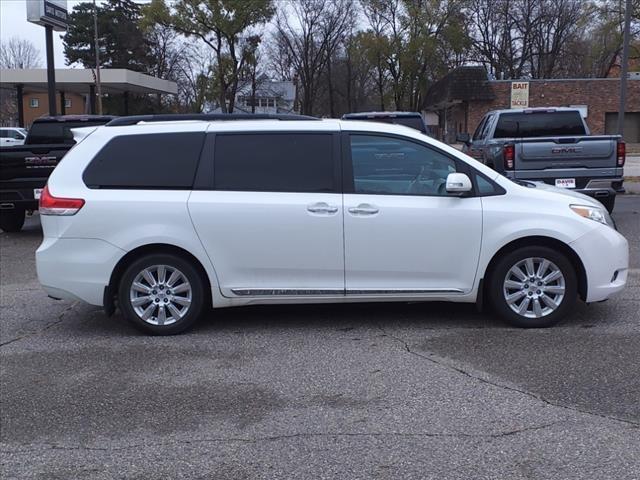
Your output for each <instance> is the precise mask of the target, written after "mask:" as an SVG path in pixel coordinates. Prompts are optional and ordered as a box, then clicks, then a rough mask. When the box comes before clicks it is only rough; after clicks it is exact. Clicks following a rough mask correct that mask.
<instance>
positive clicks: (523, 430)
mask: <svg viewBox="0 0 640 480" xmlns="http://www.w3.org/2000/svg"><path fill="white" fill-rule="evenodd" d="M560 423H563V422H551V423H547V424H544V425H535V426H531V427H523V428H518V429H514V430H507V431H504V432H496V433H455V432H453V433H445V432H300V433H291V434H283V435H268V436H263V437H254V438H251V437H220V438H196V439H188V440H187V439H177V440H175V441H171V442H159V443H154V447H167V446H175V445H191V444H199V443H251V444H254V443H260V442H275V441H281V440H295V439H301V438H318V437H333V438H340V437H342V438H358V437H360V438H367V437H371V438H378V437H379V438H388V437H395V438H460V439H462V438H469V439H496V438H503V437H508V436H511V435H518V434H521V433H528V432H534V431H539V430H544V429H546V428H549V427H552V426H555V425H557V424H560ZM148 446H149V445H148V444H146V443H142V444H130V445H122V446H115V447H90V446H84V445H56V444H49V445H46V444H45V445H38V446H37V447H34V448H25V449H15V450H13V449H2V450H0V453H2V454H27V453H33V452H41V451H43V450H70V451H80V450H84V451H92V452H93V451H97V452H115V451H122V450H130V449H134V448H144V447H148Z"/></svg>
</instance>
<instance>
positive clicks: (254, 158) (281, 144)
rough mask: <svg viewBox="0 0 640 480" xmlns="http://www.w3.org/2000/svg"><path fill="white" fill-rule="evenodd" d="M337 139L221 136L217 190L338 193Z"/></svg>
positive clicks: (217, 149) (216, 167) (217, 152)
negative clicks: (335, 157) (336, 167)
mask: <svg viewBox="0 0 640 480" xmlns="http://www.w3.org/2000/svg"><path fill="white" fill-rule="evenodd" d="M332 153H333V137H332V135H331V134H317V133H242V134H217V135H216V140H215V153H214V173H213V178H214V186H215V189H216V190H227V191H253V192H301V193H305V192H318V193H319V192H334V191H336V185H335V173H334V172H335V168H334V160H333V154H332Z"/></svg>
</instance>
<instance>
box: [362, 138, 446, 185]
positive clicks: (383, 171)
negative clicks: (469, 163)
mask: <svg viewBox="0 0 640 480" xmlns="http://www.w3.org/2000/svg"><path fill="white" fill-rule="evenodd" d="M350 141H351V163H352V167H353V182H354V185H353V188H354V192H355V193H363V194H386V195H427V196H446V195H447V191H446V181H447V176H448V175H449V174H450V173H454V172H455V171H456V164H455V162H454V160H453V159H451V158H449V157H448V156H446V155H445V154H443V153H440V152H438V151H437V150H434V149H431V148H429V147H427V146H425V145H422V144H419V143H416V142H412V141H409V140H403V139H400V138H395V137H387V136H374V135H351V137H350Z"/></svg>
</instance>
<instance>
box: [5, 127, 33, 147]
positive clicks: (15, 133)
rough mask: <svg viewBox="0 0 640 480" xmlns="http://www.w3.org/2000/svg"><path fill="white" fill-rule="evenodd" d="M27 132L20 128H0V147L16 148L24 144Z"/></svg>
mask: <svg viewBox="0 0 640 480" xmlns="http://www.w3.org/2000/svg"><path fill="white" fill-rule="evenodd" d="M25 138H27V131H26V130H25V129H24V128H19V127H0V147H14V146H18V145H23V144H24V139H25Z"/></svg>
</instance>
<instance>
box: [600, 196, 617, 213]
mask: <svg viewBox="0 0 640 480" xmlns="http://www.w3.org/2000/svg"><path fill="white" fill-rule="evenodd" d="M600 203H602V205H604V208H606V209H607V211H608V212H609V213H613V209H614V207H615V206H616V196H615V195H610V196H608V197H606V198H603V199H602V200H600Z"/></svg>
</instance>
